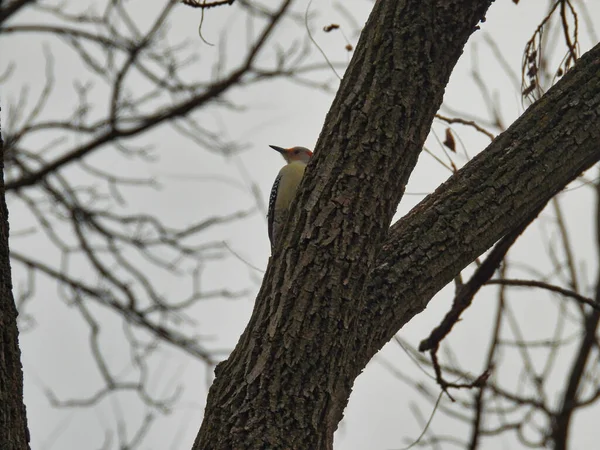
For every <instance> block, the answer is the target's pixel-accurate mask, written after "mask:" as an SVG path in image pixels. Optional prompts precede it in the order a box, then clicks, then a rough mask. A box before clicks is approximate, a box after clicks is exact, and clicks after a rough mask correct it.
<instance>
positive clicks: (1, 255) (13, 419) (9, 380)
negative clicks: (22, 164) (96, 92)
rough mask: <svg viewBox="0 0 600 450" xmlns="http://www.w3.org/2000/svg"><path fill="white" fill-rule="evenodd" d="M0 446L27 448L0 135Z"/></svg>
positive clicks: (27, 434)
mask: <svg viewBox="0 0 600 450" xmlns="http://www.w3.org/2000/svg"><path fill="white" fill-rule="evenodd" d="M0 153H1V157H2V160H1V161H0V449H2V450H25V449H29V430H28V428H27V419H26V415H25V404H24V403H23V370H22V367H21V352H20V350H19V331H18V329H17V308H16V306H15V302H14V299H13V294H12V281H11V276H10V259H9V252H8V210H7V208H6V200H5V196H4V143H3V141H2V137H1V136H0Z"/></svg>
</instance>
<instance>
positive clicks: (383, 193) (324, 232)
mask: <svg viewBox="0 0 600 450" xmlns="http://www.w3.org/2000/svg"><path fill="white" fill-rule="evenodd" d="M489 5H490V1H489V0H486V1H483V0H480V1H472V0H468V1H467V0H453V1H448V0H437V1H432V0H430V1H420V0H419V1H396V0H381V1H378V2H377V3H376V4H375V7H374V9H373V12H372V13H371V16H370V18H369V21H368V22H367V24H366V25H365V28H364V30H363V32H362V35H361V38H360V41H359V43H358V45H357V47H356V52H355V54H354V57H353V59H352V62H351V63H350V66H349V68H348V70H347V71H346V74H345V76H344V80H343V82H342V83H341V86H340V89H339V91H338V93H337V96H336V99H335V100H334V103H333V105H332V107H331V110H330V112H329V114H328V116H327V119H326V123H325V126H324V129H323V131H322V133H321V136H320V138H319V142H318V143H317V147H316V157H315V158H314V163H312V164H311V168H312V171H313V172H314V173H318V174H319V176H318V178H317V177H310V176H309V177H308V178H307V179H306V180H305V182H304V183H303V186H304V188H303V191H302V193H301V195H300V203H301V204H302V205H303V208H301V209H300V210H298V211H296V214H295V217H294V220H293V222H294V223H295V224H296V226H295V227H294V230H293V231H294V232H293V233H290V227H287V230H288V232H287V233H286V232H285V231H284V235H283V239H281V240H280V245H279V246H278V248H277V249H276V250H275V255H274V258H273V260H272V261H271V264H270V266H269V268H268V270H267V274H266V275H265V280H264V282H263V286H262V289H261V292H260V293H259V295H258V298H257V300H256V307H255V310H254V313H253V315H252V318H251V320H250V323H249V325H248V327H247V329H246V331H245V332H244V334H243V335H242V337H241V339H240V341H239V343H238V345H237V347H236V348H235V350H234V351H233V353H232V355H231V357H230V358H229V359H228V360H227V361H225V362H224V363H222V364H221V365H220V366H219V367H218V368H217V370H216V371H215V373H216V377H217V378H216V380H215V383H214V385H213V387H212V388H211V391H210V394H209V398H208V405H207V409H206V416H205V419H204V423H203V425H202V428H201V430H200V433H199V435H198V438H197V439H196V442H195V444H194V449H209V448H210V449H215V448H235V449H242V448H310V449H325V448H331V447H332V445H333V433H334V431H335V429H336V428H337V425H338V423H339V421H340V420H341V418H342V413H343V410H344V408H345V406H346V404H347V401H348V397H349V395H350V391H351V389H352V384H353V382H354V379H355V378H356V376H357V375H358V374H359V373H360V370H361V369H362V367H358V366H357V365H355V364H352V363H351V361H353V360H354V359H355V358H356V353H357V351H358V347H357V333H356V329H357V328H356V327H357V325H358V313H359V312H360V311H361V309H362V308H363V305H364V300H365V297H364V296H363V293H364V291H365V286H366V282H367V279H368V275H369V274H370V272H371V270H372V269H373V268H374V265H375V261H376V257H377V254H378V251H379V249H380V248H381V244H382V242H383V240H384V239H385V237H386V235H387V232H388V229H389V225H390V222H391V220H392V217H393V215H394V212H395V211H396V208H397V205H398V202H399V201H400V199H401V197H402V194H403V193H404V188H405V186H406V183H407V182H408V178H409V176H410V173H411V172H412V170H413V167H414V166H415V164H416V161H417V158H418V156H419V153H420V152H421V148H422V146H423V143H424V141H425V138H426V137H427V134H428V132H429V128H430V125H431V122H432V120H433V117H434V115H435V113H436V111H437V110H438V108H439V106H440V104H441V102H442V98H443V93H444V88H445V86H446V84H447V82H448V79H449V77H450V74H451V73H452V69H453V67H454V65H455V64H456V62H457V61H458V58H459V57H460V55H461V53H462V50H463V47H464V45H465V43H466V42H467V39H468V38H469V36H470V35H471V34H472V33H473V32H474V31H475V30H476V29H477V24H478V23H479V21H480V20H482V19H483V18H484V16H485V13H486V11H487V9H488V7H489ZM288 223H289V222H288ZM281 244H284V245H281Z"/></svg>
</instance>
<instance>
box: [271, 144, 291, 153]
mask: <svg viewBox="0 0 600 450" xmlns="http://www.w3.org/2000/svg"><path fill="white" fill-rule="evenodd" d="M269 147H271V148H272V149H273V150H276V151H278V152H279V153H281V154H282V155H285V154H286V153H287V149H285V148H283V147H277V146H276V145H269Z"/></svg>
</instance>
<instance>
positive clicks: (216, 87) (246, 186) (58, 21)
mask: <svg viewBox="0 0 600 450" xmlns="http://www.w3.org/2000/svg"><path fill="white" fill-rule="evenodd" d="M290 3H291V2H285V3H283V4H281V5H280V6H279V7H278V8H275V9H273V8H271V7H266V6H265V7H264V6H261V5H259V4H255V3H253V2H238V4H237V5H236V8H237V10H238V15H239V16H240V17H238V19H243V20H244V21H245V25H244V27H245V28H247V30H246V34H245V38H246V40H244V41H243V42H239V43H237V44H236V43H235V41H234V42H233V45H235V46H236V47H238V50H239V47H240V45H241V46H243V48H244V49H245V53H244V54H243V57H242V58H241V59H239V60H236V61H230V60H229V59H228V54H227V48H228V46H229V45H231V44H229V43H228V42H227V38H228V34H229V33H230V32H232V31H234V30H228V29H225V30H224V31H223V34H222V35H221V36H218V39H219V42H218V45H219V47H218V48H219V50H218V51H212V49H211V51H212V54H214V55H216V56H215V57H214V58H213V60H212V63H211V66H208V65H207V64H206V58H205V59H203V60H202V64H201V65H200V53H201V51H199V49H207V48H209V45H212V44H209V43H203V42H202V41H201V40H200V38H199V37H198V36H197V31H196V30H189V32H188V33H186V34H187V35H188V36H192V39H188V40H186V41H181V42H171V40H170V35H169V33H168V31H169V28H170V27H176V26H178V25H177V23H173V19H172V17H173V15H174V13H175V11H176V8H179V10H180V11H181V9H185V11H192V10H190V9H189V7H187V6H185V5H181V3H180V2H177V1H166V2H158V3H156V4H153V5H141V4H135V3H133V4H131V3H130V4H127V3H124V2H112V1H107V2H103V3H99V2H92V3H90V4H83V3H81V2H71V3H48V2H36V1H12V2H8V3H4V4H3V5H2V9H1V10H0V19H1V24H2V27H1V29H0V33H1V38H2V40H3V43H4V44H3V45H5V46H9V45H11V42H12V43H13V45H15V44H14V43H15V42H19V41H18V40H17V39H19V38H21V39H22V38H26V39H35V40H36V41H37V42H38V43H40V46H41V47H42V48H43V55H44V58H45V61H44V62H45V74H43V75H42V74H40V75H42V76H41V78H42V79H44V80H45V82H44V83H45V84H44V86H43V88H42V89H41V91H40V92H39V96H37V98H34V99H33V100H32V99H31V97H32V96H33V95H34V94H32V91H33V92H34V93H35V89H34V87H33V86H26V85H23V86H22V87H23V90H22V91H21V92H19V93H17V92H10V93H8V94H9V98H8V100H7V98H6V97H5V98H4V99H3V100H4V104H3V106H4V111H5V113H6V117H7V120H6V122H5V127H4V130H3V131H4V139H5V153H4V162H5V174H6V175H5V190H6V195H7V199H8V202H9V204H10V208H11V210H12V211H13V217H15V214H16V213H17V211H18V214H19V216H20V217H22V218H23V217H26V218H27V219H26V220H20V221H19V223H21V224H22V223H25V222H26V223H27V226H25V227H21V226H19V225H16V223H13V226H12V229H11V237H12V246H11V260H12V265H13V270H14V273H15V274H16V278H15V286H16V289H15V297H16V299H15V301H16V304H17V307H18V309H19V311H20V322H21V328H22V330H27V329H30V328H33V329H35V322H36V318H35V317H33V316H31V315H29V314H28V305H29V304H30V302H32V301H40V299H43V300H44V301H47V302H57V301H58V302H64V304H66V305H69V306H70V307H71V311H73V312H75V313H78V314H74V315H73V314H71V316H72V317H71V318H70V320H73V321H75V320H81V321H83V323H84V324H85V325H86V327H87V329H88V333H87V334H88V337H87V339H88V340H89V353H90V354H91V355H92V356H93V359H94V362H95V365H96V369H97V373H98V374H99V375H100V379H101V382H100V384H99V385H97V386H96V387H95V388H93V392H91V393H90V394H89V395H87V396H86V397H85V398H79V397H77V398H62V397H61V396H60V395H58V394H56V393H55V392H54V390H53V389H52V386H49V385H46V384H45V383H43V380H42V386H43V388H44V391H45V392H46V394H47V396H48V399H49V401H50V402H51V403H52V404H53V405H55V406H56V407H59V408H82V407H85V408H93V407H94V406H95V405H97V404H98V403H99V402H101V401H103V400H104V399H105V398H106V397H107V396H112V395H115V394H117V393H123V392H133V393H137V396H138V398H139V401H140V403H141V404H142V405H143V406H145V408H146V411H147V413H146V416H145V420H144V421H143V422H142V425H141V426H140V427H139V429H138V430H137V431H136V430H133V431H132V430H131V429H132V428H133V427H132V426H129V425H127V424H125V425H124V428H129V429H128V430H126V432H124V431H123V430H120V429H117V430H116V432H115V433H113V430H107V432H106V436H107V438H106V442H105V444H106V445H107V446H111V445H114V438H115V434H116V438H117V440H118V445H119V446H120V447H121V448H135V447H136V446H137V445H139V444H140V443H141V442H142V440H143V438H144V437H145V435H146V432H147V430H148V428H149V426H150V424H151V423H152V421H153V419H154V418H155V417H156V416H157V413H160V412H168V411H169V410H170V409H171V408H172V407H173V405H175V404H176V402H177V401H179V400H180V396H179V395H178V394H177V392H178V389H177V386H176V385H173V386H169V387H167V388H166V394H165V393H158V392H156V389H155V388H152V387H151V386H150V383H151V380H152V378H153V375H154V373H155V372H156V370H157V366H160V365H161V364H162V363H161V356H160V355H157V353H158V352H157V350H159V349H160V348H161V347H164V346H172V347H175V348H177V349H180V350H182V351H183V352H185V353H187V354H188V355H189V356H190V357H192V358H194V359H196V360H198V361H201V362H202V363H204V364H206V366H207V369H208V371H210V372H211V373H212V370H213V368H214V365H215V364H216V362H218V361H219V360H220V359H221V358H222V357H223V350H214V349H211V347H210V345H208V346H207V345H205V341H204V339H203V338H202V334H203V333H202V329H201V328H200V327H198V325H197V318H195V317H193V314H190V311H191V310H192V309H193V308H194V307H195V306H196V305H197V304H198V302H202V301H206V300H210V299H219V298H221V299H226V298H229V299H235V298H240V297H242V296H246V295H247V293H248V291H249V289H248V288H247V287H246V288H244V287H242V288H231V287H230V286H223V287H219V288H210V289H209V288H204V287H203V286H204V284H206V283H204V282H203V281H204V280H203V271H204V270H205V269H206V267H207V266H209V265H210V264H211V263H214V262H215V261H218V260H222V259H224V258H232V257H233V255H232V253H231V252H230V250H229V249H228V247H227V244H226V243H225V242H223V240H220V239H218V238H217V239H214V238H211V237H209V233H211V232H212V231H213V230H214V229H215V228H218V227H220V226H224V225H228V224H232V223H235V222H240V221H244V220H247V219H248V218H249V217H251V216H252V215H256V214H263V213H264V207H263V200H262V196H263V194H261V193H260V191H259V190H258V187H257V186H256V185H255V183H254V180H252V179H251V178H250V177H248V176H245V174H244V173H243V171H242V172H241V175H242V176H241V177H239V178H238V179H237V180H235V178H234V177H231V179H226V180H224V182H225V183H229V184H232V185H233V187H234V188H237V189H240V188H241V189H242V190H245V191H246V192H249V193H250V194H251V195H250V196H249V198H250V201H249V202H248V201H247V202H246V203H247V206H246V207H245V208H244V209H241V210H231V211H230V212H229V213H227V214H221V215H211V214H210V211H207V210H206V208H202V207H199V208H197V210H196V211H195V215H196V222H195V223H186V224H184V225H183V226H176V225H173V222H174V221H173V220H172V219H171V218H170V217H165V216H159V215H158V214H157V213H156V212H155V211H152V209H150V210H149V211H146V210H141V211H140V208H138V207H135V206H134V207H132V206H131V205H130V202H131V200H130V198H131V195H130V194H131V193H132V192H137V191H140V190H146V192H147V195H148V196H149V198H151V196H154V195H158V193H159V192H160V190H161V187H162V185H163V184H164V183H165V180H164V179H161V178H160V177H156V176H147V175H145V173H147V171H145V170H144V169H143V168H144V167H148V166H150V165H152V164H154V165H155V166H159V163H154V161H155V160H156V159H157V158H162V159H163V160H164V159H165V158H168V157H170V155H169V154H167V152H173V157H177V155H176V153H175V150H174V149H171V148H169V147H165V146H164V144H163V145H161V144H157V142H156V137H157V134H156V132H157V131H158V132H159V133H160V134H159V135H158V136H159V137H164V136H166V140H167V141H168V139H169V136H183V137H184V138H185V139H186V140H187V141H188V142H189V146H190V147H196V148H198V149H199V151H204V152H210V153H212V154H219V155H222V156H223V157H225V158H232V157H234V156H235V155H236V154H238V153H240V152H241V151H243V150H244V149H245V148H247V147H248V143H247V142H236V141H234V140H232V139H228V138H227V137H226V136H227V133H226V132H224V124H223V123H219V121H218V120H215V117H219V115H220V114H221V113H225V112H231V111H236V110H239V109H241V108H243V107H244V105H243V104H241V103H238V102H237V101H236V100H235V99H234V98H233V97H232V96H231V94H230V91H232V90H234V89H236V90H237V92H238V93H239V92H240V90H241V89H246V90H249V89H251V88H252V86H254V85H257V84H259V83H263V82H265V81H272V80H274V79H277V78H281V79H286V80H289V81H290V82H291V83H295V84H298V85H304V86H308V87H309V88H320V89H328V86H327V82H326V81H320V82H319V83H318V85H317V83H315V82H314V81H312V78H311V77H312V74H313V73H318V72H322V73H324V76H321V77H320V78H321V79H322V80H326V79H329V80H332V79H333V77H332V75H331V73H330V72H329V67H328V65H327V64H326V63H324V62H320V63H316V64H315V63H314V62H312V61H309V59H308V57H309V55H310V52H309V49H310V45H311V44H310V41H309V39H308V37H305V38H304V39H303V40H301V41H294V42H292V43H291V44H289V45H282V44H279V43H275V42H273V35H274V34H275V30H276V29H277V27H278V26H279V25H280V24H281V22H282V21H283V20H284V18H285V20H286V21H287V23H288V25H293V26H295V27H298V28H299V29H300V30H302V29H303V27H304V25H303V16H302V15H300V14H299V13H298V12H297V11H292V10H291V7H290ZM140 7H142V8H144V9H145V14H144V15H143V17H140V16H139V14H137V13H136V12H135V9H136V8H138V10H139V8H140ZM193 14H194V17H195V18H196V21H197V22H199V21H200V20H201V14H200V11H199V10H198V11H197V13H196V11H194V12H193ZM298 35H300V36H304V33H303V32H299V33H298ZM194 38H195V39H194ZM11 39H12V40H11ZM21 42H22V41H21ZM32 58H33V56H32ZM73 60H75V61H77V62H78V63H79V64H81V65H82V66H83V69H84V71H82V72H83V73H86V74H87V75H86V76H85V78H77V79H75V80H73V81H72V83H73V84H72V86H71V87H70V88H67V89H66V90H67V94H66V95H64V94H59V93H58V92H64V90H65V88H64V87H62V86H59V85H60V84H61V82H63V80H65V79H66V80H69V81H70V78H69V76H68V75H69V72H70V71H69V69H67V68H69V67H71V65H72V64H73V63H72V61H73ZM199 68H200V70H199ZM325 69H326V70H325ZM14 72H15V67H14V66H13V65H12V63H10V62H9V63H8V64H7V65H6V66H5V71H4V73H2V74H1V78H2V82H3V84H4V83H5V82H7V81H14V77H15V74H14ZM15 84H17V83H15ZM60 95H64V97H63V98H62V99H61V100H58V99H57V96H60ZM99 98H104V99H105V102H104V103H102V104H99V103H98V100H97V99H99ZM71 105H72V109H69V107H70V106H71ZM63 106H64V108H63V109H62V110H61V107H63ZM65 110H66V112H63V111H65ZM59 111H60V112H59ZM153 133H154V134H153ZM160 142H164V141H163V140H161V141H160ZM136 166H139V167H141V168H142V170H135V167H136ZM242 170H243V169H242ZM190 172H191V171H190ZM132 174H133V175H132ZM138 174H139V175H138ZM167 181H168V180H167ZM221 182H223V180H221ZM191 199H193V195H192V194H190V200H191ZM190 206H191V205H190ZM210 236H212V235H210ZM31 242H37V243H39V244H38V245H39V246H40V248H43V249H44V251H43V252H40V251H36V250H32V249H31V246H29V247H28V245H23V244H28V243H31ZM165 278H166V279H167V282H165V281H164V280H165ZM48 281H50V283H49V282H48ZM175 284H177V285H183V286H187V287H188V289H187V290H188V294H187V295H185V296H182V297H180V298H177V297H175V296H174V295H173V294H172V293H171V292H169V290H168V288H167V287H168V286H173V285H175ZM56 292H58V298H57V295H56ZM103 310H104V311H103ZM105 312H108V313H109V315H108V316H105V315H104V314H105ZM100 317H105V319H101V318H100ZM107 317H112V318H113V319H112V320H114V319H115V318H116V319H117V323H118V322H121V323H122V327H123V333H122V339H123V342H122V343H121V345H122V346H127V347H128V348H129V353H130V354H131V360H132V363H131V365H132V369H133V370H129V371H128V372H127V374H125V375H124V374H123V373H122V372H123V371H122V366H119V365H117V364H115V363H114V362H113V361H112V359H111V357H110V354H109V352H108V351H107V350H106V349H105V348H104V346H103V340H104V339H106V335H107V327H106V322H105V321H106V320H107V319H106V318H107ZM57 325H58V324H57ZM108 333H109V334H110V332H108ZM113 338H114V337H113ZM213 348H214V346H213ZM40 377H41V378H43V376H42V375H40ZM153 389H154V390H153ZM125 422H126V421H125ZM46 445H49V443H46ZM0 446H1V445H0Z"/></svg>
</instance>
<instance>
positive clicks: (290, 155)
mask: <svg viewBox="0 0 600 450" xmlns="http://www.w3.org/2000/svg"><path fill="white" fill-rule="evenodd" d="M269 147H271V148H272V149H273V150H276V151H278V152H279V153H281V156H283V158H284V159H285V160H286V161H287V162H288V163H291V162H292V161H302V162H303V163H306V164H308V161H310V158H311V157H312V155H313V152H311V151H310V150H309V149H307V148H306V147H291V148H283V147H277V146H276V145H269Z"/></svg>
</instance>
